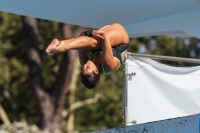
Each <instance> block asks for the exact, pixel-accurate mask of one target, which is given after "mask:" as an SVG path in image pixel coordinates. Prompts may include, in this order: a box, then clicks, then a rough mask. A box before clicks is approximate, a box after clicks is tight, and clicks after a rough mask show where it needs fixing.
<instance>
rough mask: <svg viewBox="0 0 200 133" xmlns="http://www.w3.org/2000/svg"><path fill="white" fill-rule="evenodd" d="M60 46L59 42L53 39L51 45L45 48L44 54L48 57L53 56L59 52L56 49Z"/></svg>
mask: <svg viewBox="0 0 200 133" xmlns="http://www.w3.org/2000/svg"><path fill="white" fill-rule="evenodd" d="M59 45H60V41H58V39H53V41H52V42H51V44H49V46H48V47H47V48H46V53H47V54H48V55H53V54H54V53H58V52H59V51H57V50H56V47H58V46H59Z"/></svg>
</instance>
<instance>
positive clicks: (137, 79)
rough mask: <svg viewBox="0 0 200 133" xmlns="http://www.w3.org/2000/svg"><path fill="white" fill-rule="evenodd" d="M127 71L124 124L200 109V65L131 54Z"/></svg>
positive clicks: (180, 115)
mask: <svg viewBox="0 0 200 133" xmlns="http://www.w3.org/2000/svg"><path fill="white" fill-rule="evenodd" d="M131 73H135V75H134V76H133V75H129V74H131ZM125 74H126V76H125V92H124V95H125V98H124V99H123V100H124V101H123V102H124V106H125V125H132V121H136V122H137V124H140V123H146V122H152V121H158V120H164V119H170V118H176V117H182V116H188V115H193V114H198V113H200V66H197V67H172V66H167V65H164V64H160V63H158V62H156V61H154V60H151V59H144V58H143V59H142V58H137V59H135V58H133V57H129V58H128V59H126V61H125Z"/></svg>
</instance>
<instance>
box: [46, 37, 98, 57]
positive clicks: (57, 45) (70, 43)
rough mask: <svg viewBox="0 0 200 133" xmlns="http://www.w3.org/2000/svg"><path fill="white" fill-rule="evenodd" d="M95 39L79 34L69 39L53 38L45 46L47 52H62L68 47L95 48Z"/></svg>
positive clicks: (77, 48) (68, 48)
mask: <svg viewBox="0 0 200 133" xmlns="http://www.w3.org/2000/svg"><path fill="white" fill-rule="evenodd" d="M97 44H98V42H97V40H95V39H94V38H92V37H87V36H80V37H77V38H73V39H70V40H62V41H58V40H57V39H54V40H53V41H52V43H51V44H50V46H49V47H47V49H46V52H47V54H50V55H51V54H54V53H59V52H64V51H67V50H70V49H76V50H79V49H91V48H92V49H93V48H94V49H95V48H96V47H97Z"/></svg>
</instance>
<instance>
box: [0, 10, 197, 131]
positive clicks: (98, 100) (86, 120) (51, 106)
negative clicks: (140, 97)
mask: <svg viewBox="0 0 200 133" xmlns="http://www.w3.org/2000/svg"><path fill="white" fill-rule="evenodd" d="M85 28H86V27H80V26H75V25H69V24H63V23H58V22H52V21H47V20H41V19H35V18H31V17H25V16H23V17H22V16H18V15H14V14H8V13H4V12H0V92H1V93H0V104H1V107H2V109H3V110H4V111H5V112H6V114H5V115H6V116H7V118H8V119H9V120H8V121H10V122H11V123H13V122H15V121H18V122H20V121H24V122H27V123H28V124H30V125H34V124H36V125H38V126H39V127H41V128H48V129H51V130H53V129H58V130H62V131H63V132H67V131H68V132H73V131H78V132H83V131H95V130H102V129H107V128H113V127H119V126H122V118H121V117H122V85H123V82H122V78H123V77H122V75H123V70H122V69H123V68H122V67H121V68H120V70H119V71H117V72H115V73H114V74H111V75H106V76H102V77H101V81H100V83H99V85H98V87H97V88H95V89H94V90H88V89H86V88H85V87H84V86H83V85H82V84H81V82H80V80H79V73H80V66H79V63H78V59H77V53H76V51H67V52H64V53H60V54H55V55H53V56H48V55H46V54H45V53H44V52H43V51H42V50H41V49H45V48H46V47H47V46H48V44H49V43H50V42H51V41H52V39H54V38H58V39H60V40H61V39H68V38H71V37H76V36H78V34H79V33H80V32H81V31H83V30H84V29H85ZM38 47H39V48H40V49H38ZM128 51H129V52H136V53H142V54H156V55H166V56H177V57H188V58H200V40H199V39H196V38H184V37H169V36H152V37H144V38H132V39H130V47H129V50H128ZM163 63H167V64H169V65H173V66H183V65H196V64H186V63H185V64H183V63H179V62H169V61H168V62H167V61H165V62H163ZM4 123H5V121H4V119H3V117H1V119H0V124H4ZM8 123H9V122H8Z"/></svg>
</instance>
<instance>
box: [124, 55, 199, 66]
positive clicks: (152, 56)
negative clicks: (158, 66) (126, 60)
mask: <svg viewBox="0 0 200 133" xmlns="http://www.w3.org/2000/svg"><path fill="white" fill-rule="evenodd" d="M129 56H131V57H142V58H150V59H155V60H167V61H178V62H187V63H197V64H200V59H191V58H182V57H173V56H162V55H148V54H138V53H131V52H127V57H129Z"/></svg>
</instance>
